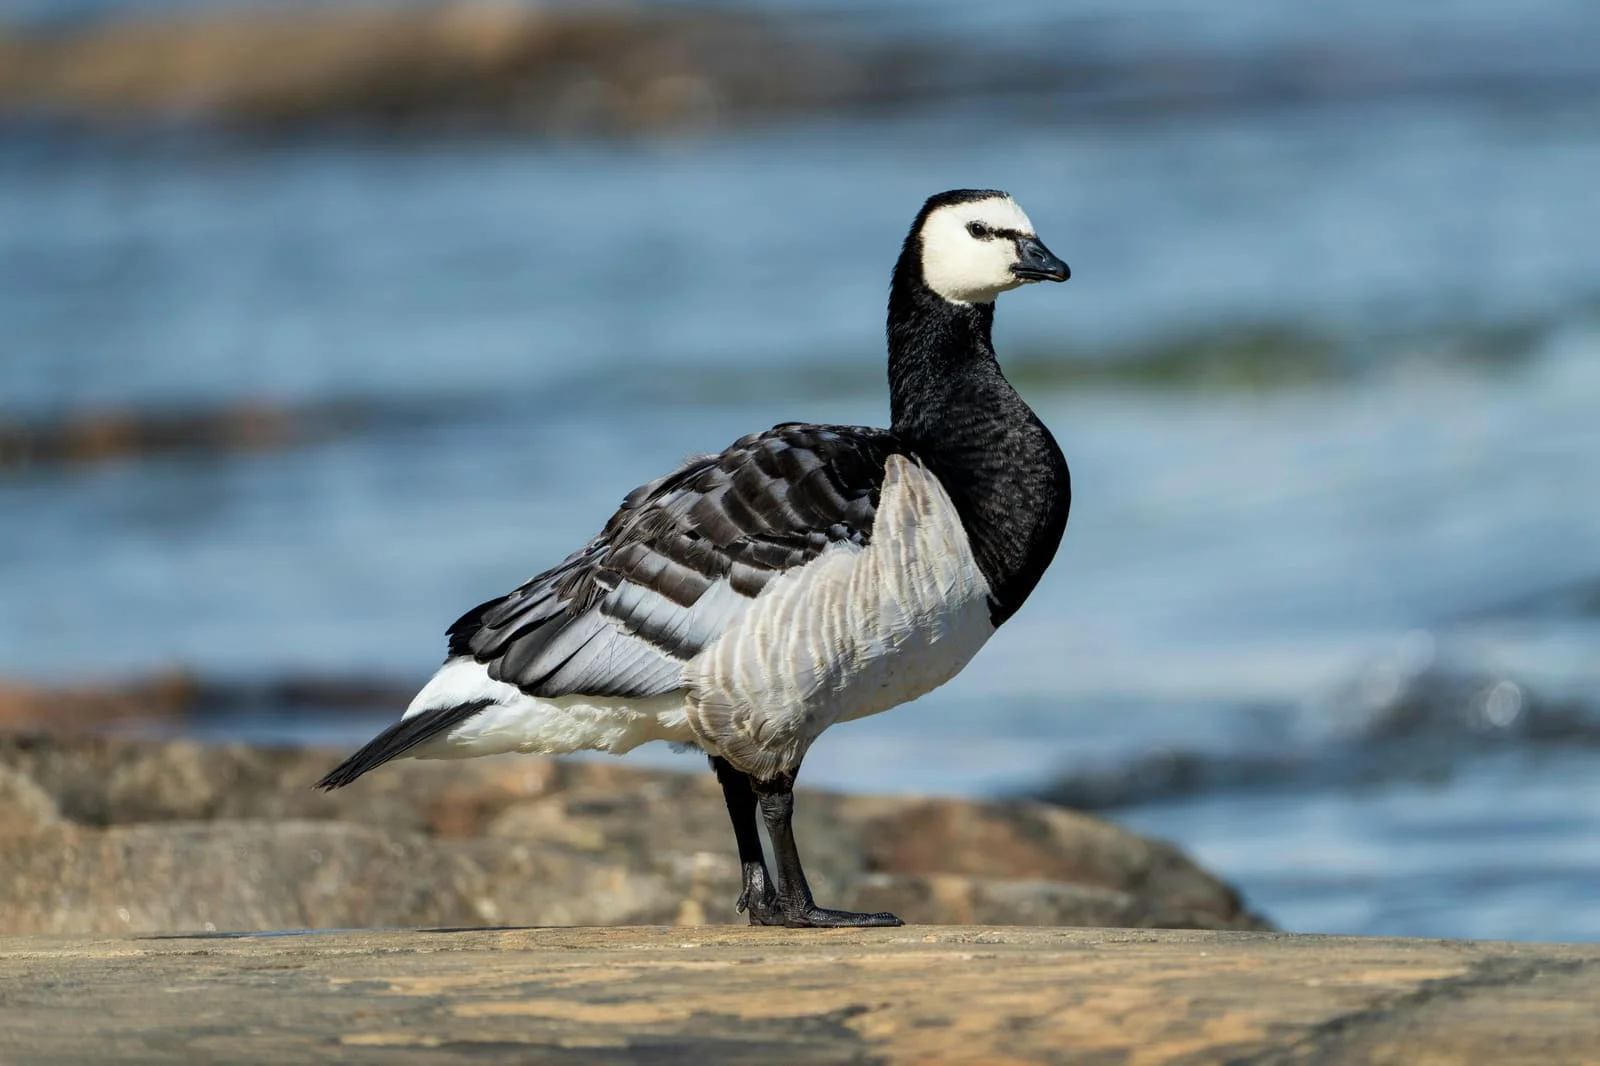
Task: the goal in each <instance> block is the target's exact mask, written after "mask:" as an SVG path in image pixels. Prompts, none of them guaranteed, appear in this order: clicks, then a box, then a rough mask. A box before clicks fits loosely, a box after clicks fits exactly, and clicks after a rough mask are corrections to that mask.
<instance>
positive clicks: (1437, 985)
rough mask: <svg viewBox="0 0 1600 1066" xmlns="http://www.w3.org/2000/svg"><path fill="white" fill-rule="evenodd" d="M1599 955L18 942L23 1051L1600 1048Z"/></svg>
mask: <svg viewBox="0 0 1600 1066" xmlns="http://www.w3.org/2000/svg"><path fill="white" fill-rule="evenodd" d="M1597 1003H1600V947H1594V946H1586V947H1574V946H1560V945H1532V944H1494V943H1461V942H1448V941H1406V940H1367V939H1345V938H1331V937H1312V936H1288V935H1277V934H1263V933H1215V932H1170V931H1167V932H1155V931H1112V930H1063V929H1016V928H1011V929H995V928H984V927H967V928H939V929H935V928H928V927H922V928H918V927H908V928H905V929H892V930H838V931H816V930H795V931H790V930H768V929H755V930H752V929H696V930H685V929H643V928H633V929H494V930H487V929H477V930H443V931H440V930H432V931H381V932H343V933H322V934H310V935H298V936H263V937H246V938H220V937H180V938H134V937H124V938H114V939H93V938H81V937H80V938H63V937H0V1031H3V1032H4V1033H5V1034H6V1041H5V1053H6V1054H8V1055H11V1056H15V1058H14V1059H12V1060H11V1061H17V1062H28V1063H33V1064H38V1066H47V1064H54V1063H74V1064H76V1063H83V1062H110V1061H116V1062H123V1063H147V1062H148V1063H155V1062H180V1061H181V1062H230V1063H235V1062H251V1063H310V1062H332V1061H337V1062H372V1063H396V1062H399V1063H456V1062H482V1061H500V1062H528V1063H532V1062H538V1063H546V1062H549V1063H637V1062H681V1063H745V1062H749V1063H761V1064H763V1066H773V1064H780V1063H781V1064H784V1066H790V1064H797V1063H812V1062H826V1063H869V1062H870V1063H889V1064H895V1063H935V1062H962V1063H965V1062H985V1063H1009V1064H1021V1063H1036V1062H1037V1063H1045V1062H1049V1063H1113V1062H1115V1063H1190V1064H1198V1063H1240V1064H1252V1066H1265V1064H1270V1063H1319V1064H1339V1063H1351V1064H1355V1063H1363V1064H1365V1063H1396V1064H1418V1063H1428V1064H1445V1063H1461V1064H1466V1063H1484V1064H1495V1066H1502V1064H1506V1063H1540V1064H1545V1066H1552V1064H1561V1063H1593V1062H1595V1061H1596V1060H1595V1055H1596V1049H1597V1048H1600V1010H1596V1009H1595V1007H1596V1004H1597Z"/></svg>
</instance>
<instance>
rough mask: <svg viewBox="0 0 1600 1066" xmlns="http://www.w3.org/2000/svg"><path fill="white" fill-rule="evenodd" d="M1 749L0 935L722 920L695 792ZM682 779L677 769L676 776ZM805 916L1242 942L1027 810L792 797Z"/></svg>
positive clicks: (1123, 837)
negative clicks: (1162, 932) (1218, 935)
mask: <svg viewBox="0 0 1600 1066" xmlns="http://www.w3.org/2000/svg"><path fill="white" fill-rule="evenodd" d="M337 759H338V753H334V752H326V751H306V750H293V749H262V748H250V747H245V746H240V745H219V746H204V745H198V744H192V743H183V742H173V743H154V742H131V741H113V740H105V739H93V738H90V739H76V740H72V739H64V738H58V737H33V738H3V737H0V933H137V932H161V933H180V932H202V931H216V930H221V931H225V932H226V931H241V932H242V931H252V930H283V929H315V928H352V927H395V926H418V925H439V926H469V925H470V926H486V925H512V926H520V925H637V924H675V925H685V926H689V925H700V924H704V923H716V922H734V921H739V920H740V918H739V916H738V915H737V914H736V913H735V911H734V909H733V900H734V899H735V898H736V897H737V896H738V894H739V866H738V862H737V861H736V858H735V855H734V852H733V842H732V833H731V831H730V830H729V828H728V824H727V813H726V811H725V809H724V807H723V803H722V797H721V793H720V791H719V790H718V788H717V785H716V783H715V781H714V780H713V779H712V777H711V775H710V774H709V773H690V774H673V773H662V772H651V771H644V770H639V769H636V768H634V767H632V766H630V765H628V764H626V763H622V762H618V761H607V762H600V763H596V762H573V761H561V760H552V759H538V758H531V757H516V756H512V757H503V758H498V759H479V760H472V761H468V762H461V763H419V762H401V763H397V764H394V765H392V766H386V767H384V768H383V769H382V770H381V771H380V772H378V773H374V774H371V775H369V776H368V777H366V778H363V779H362V780H361V781H359V782H357V783H356V784H355V785H354V786H352V787H351V788H348V789H345V790H342V791H340V792H337V793H333V794H328V793H322V792H317V791H315V790H313V788H312V787H311V786H312V783H313V782H315V781H316V780H317V779H318V778H319V777H320V776H321V775H322V774H323V773H324V772H325V771H326V770H327V769H328V768H329V767H331V766H332V765H333V763H334V762H336V761H337ZM699 765H700V764H699V763H698V762H697V761H696V760H692V759H689V758H688V757H686V758H685V768H686V769H694V768H697V767H698V766H699ZM796 828H797V832H798V833H799V836H800V841H801V846H802V848H803V849H804V853H805V855H806V859H807V869H808V872H809V873H810V874H811V875H812V880H813V884H814V887H815V888H816V890H817V893H818V896H819V898H821V899H823V900H824V902H826V903H828V904H830V905H834V906H844V907H849V908H852V909H855V910H868V911H874V910H894V911H895V912H897V913H898V914H900V915H901V916H902V917H903V918H905V919H907V920H908V921H912V922H930V923H950V924H956V923H974V922H977V923H989V922H993V923H1000V924H1026V925H1096V926H1141V927H1156V928H1211V929H1252V928H1262V927H1263V926H1264V924H1265V923H1263V922H1262V921H1261V919H1259V918H1257V917H1256V916H1255V915H1253V914H1251V913H1250V912H1249V911H1248V910H1246V909H1245V908H1244V907H1243V905H1242V904H1241V902H1240V899H1239V897H1238V895H1237V894H1236V893H1235V892H1234V891H1233V890H1232V889H1231V888H1229V887H1228V886H1227V885H1226V884H1224V883H1223V882H1221V881H1219V880H1218V879H1217V878H1215V877H1213V876H1212V875H1210V874H1209V873H1207V872H1206V871H1204V870H1202V869H1200V868H1199V867H1198V866H1196V865H1195V864H1194V863H1193V862H1191V861H1190V860H1189V859H1188V858H1186V857H1185V856H1184V855H1183V854H1182V853H1181V852H1179V851H1178V850H1177V849H1176V848H1173V847H1172V846H1171V845H1168V844H1163V843H1161V842H1159V841H1152V840H1146V839H1144V838H1142V837H1139V836H1136V835H1134V834H1132V833H1129V832H1126V831H1125V830H1122V829H1119V828H1117V827H1116V826H1113V825H1111V824H1109V823H1107V822H1103V821H1100V820H1098V819H1096V818H1092V817H1090V816H1087V815H1083V814H1078V813H1075V812H1072V811H1068V810H1064V809H1062V808H1058V807H1051V806H1048V805H1044V804H1036V803H977V802H969V801H964V800H951V799H921V798H907V797H899V798H895V797H866V796H839V795H832V794H828V793H820V792H813V793H808V794H806V796H805V797H804V798H803V800H802V802H801V803H800V805H799V809H798V814H797V820H796Z"/></svg>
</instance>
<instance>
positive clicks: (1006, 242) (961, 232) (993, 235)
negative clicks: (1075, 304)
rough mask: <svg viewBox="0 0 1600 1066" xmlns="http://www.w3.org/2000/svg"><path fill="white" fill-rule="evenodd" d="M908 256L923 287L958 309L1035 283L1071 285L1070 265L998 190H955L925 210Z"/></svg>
mask: <svg viewBox="0 0 1600 1066" xmlns="http://www.w3.org/2000/svg"><path fill="white" fill-rule="evenodd" d="M906 243H907V246H908V247H907V248H906V251H907V252H909V253H913V254H912V255H909V256H907V257H906V258H908V259H911V260H912V261H913V262H915V264H916V265H917V266H918V267H919V268H920V273H921V276H922V283H923V284H924V285H925V286H927V288H928V289H929V290H930V291H932V292H933V293H934V294H935V295H936V296H938V297H940V298H941V299H944V300H946V301H948V302H950V303H953V304H983V303H992V302H993V301H994V298H995V297H996V296H998V295H999V294H1000V293H1002V292H1006V291H1007V290H1009V289H1015V288H1017V287H1018V286H1019V285H1026V284H1028V283H1029V282H1035V281H1066V280H1067V279H1068V278H1069V277H1071V276H1072V271H1071V270H1069V269H1068V268H1067V264H1066V263H1064V262H1062V261H1061V260H1060V259H1058V258H1057V257H1056V256H1055V255H1054V254H1053V253H1052V252H1051V251H1050V249H1048V248H1046V247H1045V246H1044V242H1042V241H1040V240H1039V235H1038V234H1037V233H1036V232H1034V228H1033V223H1032V222H1030V221H1028V216H1027V215H1026V214H1024V213H1023V211H1022V208H1021V207H1018V206H1017V202H1016V201H1015V200H1013V199H1012V198H1011V197H1010V196H1008V195H1006V194H1005V193H1003V192H999V191H998V190H995V189H953V190H951V191H950V192H942V193H939V194H938V195H937V196H932V197H930V198H929V199H928V202H927V203H925V204H923V205H922V211H921V212H920V213H919V214H918V215H917V220H916V222H915V223H914V224H913V225H912V227H911V233H910V235H909V236H908V237H907V239H906Z"/></svg>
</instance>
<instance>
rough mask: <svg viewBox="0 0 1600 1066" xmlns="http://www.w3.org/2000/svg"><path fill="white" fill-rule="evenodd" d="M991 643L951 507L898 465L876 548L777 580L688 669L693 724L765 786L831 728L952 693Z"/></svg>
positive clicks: (885, 495)
mask: <svg viewBox="0 0 1600 1066" xmlns="http://www.w3.org/2000/svg"><path fill="white" fill-rule="evenodd" d="M993 633H994V624H993V623H992V622H991V620H990V605H989V587H988V583H987V582H986V581H985V580H984V578H983V574H982V572H981V571H980V570H979V569H978V565H977V562H976V560H975V559H974V558H973V556H972V551H971V548H970V546H969V545H968V542H967V536H966V532H965V530H964V529H963V528H962V525H961V521H960V518H959V516H958V515H957V514H956V510H955V506H954V505H953V504H952V503H951V502H950V497H949V496H948V495H947V494H946V493H945V491H944V487H943V486H942V485H940V484H939V482H938V480H937V479H936V478H935V477H934V476H933V475H932V474H931V473H929V472H928V471H927V470H926V469H924V468H923V467H921V466H918V465H917V464H916V463H914V462H912V461H911V460H909V459H906V458H904V457H902V456H892V457H890V459H889V463H888V468H887V471H886V473H885V477H884V483H883V491H882V493H881V496H880V499H879V504H878V512H877V517H876V519H875V521H874V523H873V531H872V543H871V544H870V545H869V546H868V547H866V548H858V547H855V546H853V545H839V546H836V547H834V548H831V549H829V550H828V551H827V552H825V553H823V554H822V555H821V556H819V557H818V558H817V559H815V560H813V561H812V562H810V563H808V564H807V565H806V566H804V567H802V568H800V569H799V570H796V571H794V572H793V573H789V574H785V575H783V576H781V577H779V578H777V579H775V580H774V581H773V582H772V583H771V584H769V585H768V586H767V588H766V589H765V590H763V592H762V594H761V595H760V596H759V597H758V598H757V599H756V601H755V603H753V604H752V605H751V606H750V608H749V609H748V610H746V611H745V612H744V613H743V614H742V615H741V616H739V618H738V619H736V620H735V621H734V622H733V623H732V625H730V626H729V628H728V629H727V630H726V631H725V632H724V633H723V635H722V636H721V637H719V638H718V640H717V641H716V642H715V643H713V644H712V645H710V646H709V647H708V648H706V650H705V651H703V652H701V653H700V655H699V656H697V657H696V658H695V659H693V660H692V661H691V662H690V663H689V664H688V666H687V667H686V668H685V671H684V676H685V678H686V680H687V681H688V682H689V714H688V722H689V726H690V728H691V729H692V730H693V731H694V733H695V735H696V737H697V738H698V740H699V743H700V746H701V747H703V748H705V749H706V750H707V751H711V752H714V753H716V754H720V755H722V756H724V757H725V758H727V759H728V761H729V762H731V763H733V764H734V765H735V766H737V767H739V768H740V769H742V770H744V771H746V772H747V773H751V774H754V775H756V776H757V777H770V776H772V775H773V774H775V773H777V772H778V771H781V770H789V769H793V768H794V767H796V766H798V765H799V762H800V759H801V758H802V757H803V756H804V755H805V752H806V750H807V749H808V748H809V747H810V746H811V743H812V742H813V741H814V740H815V739H816V738H817V736H818V735H819V734H821V732H822V731H823V730H824V729H826V728H828V726H830V725H832V724H834V723H835V722H841V721H849V720H851V719H854V718H862V717H865V716H866V715H869V714H877V713H878V712H880V711H886V710H888V709H889V708H890V707H893V706H895V705H897V704H901V703H904V702H906V701H907V700H912V699H915V698H916V697H918V696H920V695H922V694H923V693H925V692H928V691H930V690H932V689H934V688H937V687H938V686H940V685H942V684H944V683H945V682H946V681H948V680H950V678H952V677H954V676H955V675H956V674H957V673H959V672H960V671H961V669H962V668H963V667H964V666H966V665H967V663H968V662H969V661H970V660H971V659H972V657H973V656H974V655H976V654H977V652H978V649H979V648H981V647H983V645H984V642H985V641H987V640H988V639H989V637H990V636H991V635H993Z"/></svg>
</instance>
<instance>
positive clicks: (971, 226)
mask: <svg viewBox="0 0 1600 1066" xmlns="http://www.w3.org/2000/svg"><path fill="white" fill-rule="evenodd" d="M967 232H968V233H970V234H972V235H973V236H974V237H976V238H978V239H979V240H980V241H981V240H983V238H985V237H987V236H988V235H989V227H988V226H985V225H984V224H983V223H982V222H968V223H967Z"/></svg>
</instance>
